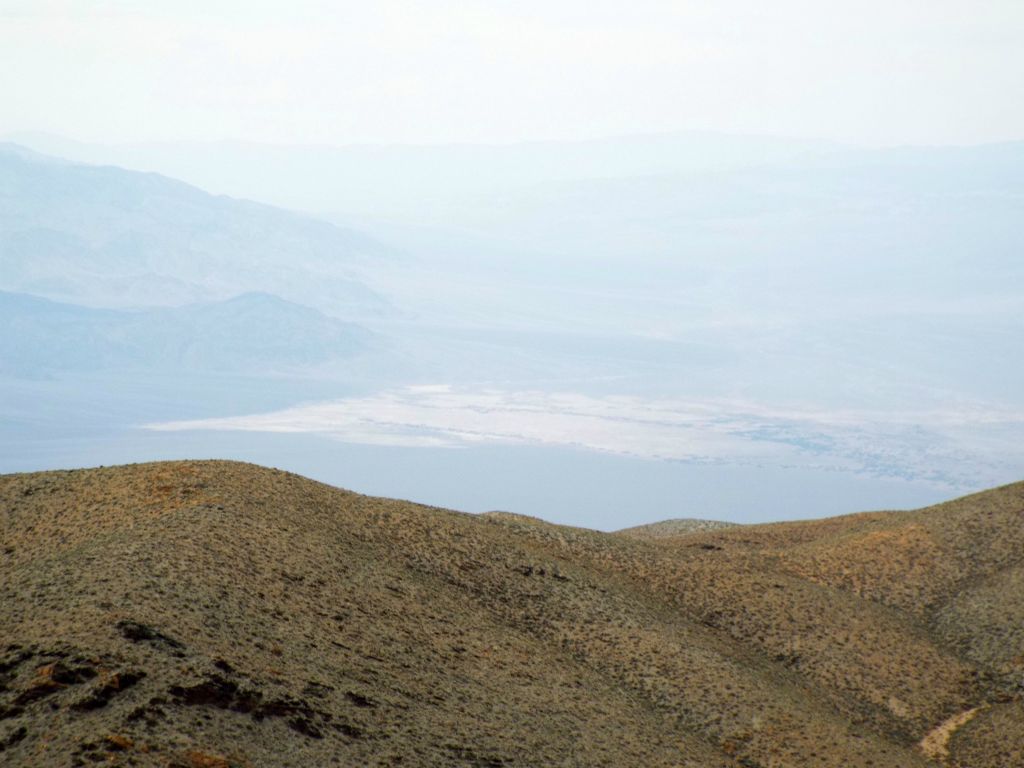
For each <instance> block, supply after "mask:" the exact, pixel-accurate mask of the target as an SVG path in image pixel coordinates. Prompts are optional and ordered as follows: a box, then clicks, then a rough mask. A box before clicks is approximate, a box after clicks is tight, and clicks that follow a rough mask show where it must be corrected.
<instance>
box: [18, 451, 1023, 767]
mask: <svg viewBox="0 0 1024 768" xmlns="http://www.w3.org/2000/svg"><path fill="white" fill-rule="evenodd" d="M0 515H2V519H0V522H2V528H0V765H5V766H6V765H11V766H22V765H24V766H37V765H38V766H48V765H55V766H70V765H89V764H91V763H95V762H103V763H105V764H112V765H144V766H165V767H166V766H186V767H188V766H191V767H192V768H195V767H197V766H199V767H202V766H206V767H207V768H209V767H211V766H212V767H218V768H223V767H224V766H320V765H325V766H326V765H345V766H360V765H410V766H420V765H466V766H515V765H523V766H542V765H544V766H546V765H557V766H575V765H578V766H592V765H607V766H709V767H711V768H714V767H717V766H721V767H723V768H724V767H726V766H729V767H730V768H737V767H738V766H743V767H744V768H757V767H760V768H776V767H781V766H791V767H792V768H805V767H806V766H835V767H836V768H839V767H840V766H843V767H844V768H845V767H846V766H850V767H857V766H861V767H867V766H871V767H872V768H914V767H915V766H921V767H922V768H923V767H924V766H928V765H941V764H945V765H948V766H958V767H959V768H967V766H970V767H971V768H1013V767H1014V766H1024V758H1022V752H1021V747H1020V744H1021V743H1024V739H1021V736H1024V703H1022V700H1021V698H1022V694H1024V630H1022V627H1024V598H1022V594H1024V484H1017V485H1013V486H1007V487H1004V488H1000V489H996V490H993V491H989V492H986V493H983V494H977V495H974V496H969V497H966V498H964V499H959V500H957V501H954V502H950V503H948V504H943V505H939V506H936V507H932V508H929V509H925V510H920V511H917V512H900V513H895V512H894V513H871V514H863V515H853V516H849V517H843V518H835V519H830V520H822V521H814V522H806V523H786V524H778V525H768V526H743V527H735V528H728V529H722V530H713V531H704V532H696V533H693V532H691V533H687V534H686V535H683V536H659V537H656V538H653V539H646V538H640V539H638V538H633V537H630V536H626V535H620V534H602V533H598V532H594V531H587V530H583V529H577V528H564V527H560V526H555V525H551V524H547V523H544V522H542V521H537V520H532V519H524V518H522V517H520V516H516V515H491V516H472V515H466V514H461V513H456V512H449V511H445V510H441V509H435V508H430V507H423V506H419V505H416V504H411V503H407V502H400V501H392V500H387V499H377V498H371V497H366V496H360V495H357V494H353V493H350V492H347V491H343V490H339V489H336V488H331V487H329V486H325V485H322V484H319V483H315V482H312V481H310V480H306V479H304V478H301V477H298V476H296V475H292V474H289V473H285V472H280V471H277V470H271V469H265V468H261V467H256V466H252V465H246V464H238V463H231V462H174V463H160V464H147V465H136V466H128V467H115V468H105V469H92V470H78V471H70V472H47V473H39V474H23V475H8V476H3V477H0ZM974 709H976V710H977V711H975V712H973V713H972V714H971V715H970V716H968V715H966V714H964V713H967V712H968V710H974ZM922 742H923V743H924V746H923V747H922V746H921V743H922Z"/></svg>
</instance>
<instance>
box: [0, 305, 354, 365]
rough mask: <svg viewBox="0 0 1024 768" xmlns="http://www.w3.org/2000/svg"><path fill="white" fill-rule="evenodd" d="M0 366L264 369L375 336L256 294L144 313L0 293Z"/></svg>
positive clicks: (343, 349) (332, 353) (324, 357)
mask: <svg viewBox="0 0 1024 768" xmlns="http://www.w3.org/2000/svg"><path fill="white" fill-rule="evenodd" d="M0 324H2V325H3V327H4V329H5V332H4V333H3V334H2V335H0V372H4V373H8V374H16V375H25V374H38V373H43V372H47V371H61V372H65V373H66V372H70V371H96V370H133V369H145V370H150V371H159V370H177V369H182V368H187V369H189V370H191V371H193V372H201V371H218V370H219V371H234V372H239V373H245V372H261V373H268V372H273V371H275V370H281V369H287V368H289V367H299V366H310V365H317V364H321V363H327V362H332V361H333V362H337V361H341V360H344V359H346V358H349V357H352V356H353V355H355V354H358V353H359V352H361V351H364V350H366V349H367V348H368V347H369V346H370V345H371V344H372V343H373V339H374V336H373V334H372V333H370V332H369V331H367V330H366V329H365V328H362V327H360V326H358V325H356V324H353V323H346V322H342V321H340V320H336V319H334V318H330V317H327V316H326V315H324V314H322V313H321V312H318V311H317V310H315V309H310V308H309V307H303V306H300V305H298V304H293V303H291V302H288V301H285V300H283V299H281V298H278V297H276V296H272V295H270V294H265V293H247V294H243V295H240V296H235V297H233V298H231V299H228V300H226V301H221V302H207V303H199V304H188V305H184V306H181V307H169V308H156V309H148V310H112V309H93V308H89V307H81V306H76V305H72V304H65V303H58V302H53V301H50V300H48V299H42V298H39V297H36V296H31V295H27V294H15V293H8V292H2V291H0Z"/></svg>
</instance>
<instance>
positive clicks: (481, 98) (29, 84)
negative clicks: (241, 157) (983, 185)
mask: <svg viewBox="0 0 1024 768" xmlns="http://www.w3.org/2000/svg"><path fill="white" fill-rule="evenodd" d="M1022 39H1024V2H1021V0H856V2H850V1H847V0H835V1H833V2H821V1H820V0H775V2H771V3H765V2H763V0H716V1H715V2H710V1H709V0H705V1H703V2H693V1H690V0H673V1H662V0H631V1H630V2H624V1H620V2H608V1H607V0H492V1H490V2H486V1H484V0H477V1H472V0H463V1H462V2H457V1H455V0H373V2H365V1H364V2H358V3H355V2H344V1H341V2H339V1H337V0H333V1H327V0H291V1H290V2H268V1H267V0H174V1H173V2H171V1H165V2H153V1H147V0H136V1H135V2H130V1H129V0H107V1H104V0H94V1H92V2H89V1H87V0H0V51H2V53H0V58H2V63H3V66H0V135H5V134H10V133H16V132H21V131H43V132H48V133H54V134H58V135H62V136H67V137H70V138H75V139H78V140H82V141H90V142H108V143H123V142H141V141H180V140H202V141H209V140H221V139H234V140H249V141H258V142H270V143H282V144H334V145H337V144H349V143H451V142H470V143H505V142H516V141H530V140H549V139H560V140H578V139H587V138H597V137H603V136H612V135H621V134H633V133H649V132H662V131H676V130H712V131H724V132H731V133H753V134H770V135H785V136H799V137H814V138H823V139H831V140H838V141H843V142H852V143H860V144H866V145H889V144H973V143H983V142H991V141H1004V140H1015V139H1021V138H1024V99H1022V98H1021V94H1024V46H1022V45H1020V41H1021V40H1022Z"/></svg>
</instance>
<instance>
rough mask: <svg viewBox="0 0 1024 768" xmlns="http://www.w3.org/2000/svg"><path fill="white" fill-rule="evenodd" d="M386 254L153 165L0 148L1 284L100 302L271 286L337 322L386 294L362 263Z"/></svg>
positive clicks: (188, 297) (147, 301) (355, 237)
mask: <svg viewBox="0 0 1024 768" xmlns="http://www.w3.org/2000/svg"><path fill="white" fill-rule="evenodd" d="M386 255H387V250H386V249H385V248H383V246H380V245H378V244H376V243H375V242H374V241H372V240H370V239H369V238H367V237H364V236H362V235H359V234H357V233H354V232H350V231H347V230H343V229H341V228H339V227H336V226H334V225H331V224H328V223H325V222H322V221H316V220H313V219H309V218H306V217H303V216H299V215H297V214H293V213H289V212H287V211H282V210H279V209H275V208H272V207H270V206H266V205H261V204H258V203H253V202H249V201H246V200H236V199H232V198H227V197H216V196H213V195H210V194H207V193H206V192H203V191H201V190H199V189H197V188H195V187H191V186H189V185H187V184H184V183H182V182H180V181H175V180H172V179H169V178H166V177H163V176H159V175H156V174H152V173H137V172H133V171H126V170H123V169H121V168H114V167H107V166H103V167H100V166H88V165H80V164H75V163H71V162H66V161H61V160H56V159H54V158H49V157H44V156H40V155H37V154H35V153H32V152H29V151H27V150H25V149H23V148H20V147H17V146H14V145H0V258H2V264H3V269H2V270H0V288H2V289H4V290H8V291H19V292H26V293H34V294H38V295H43V296H47V297H49V298H53V299H58V300H64V301H72V302H75V303H80V304H88V305H93V306H107V307H139V306H153V305H175V304H182V303H186V302H196V301H211V300H213V301H215V300H223V299H226V298H229V297H231V296H234V295H237V294H239V293H243V292H248V291H264V292H269V293H274V294H276V295H279V296H281V297H282V298H284V299H287V300H290V301H295V302H298V303H303V304H309V305H312V306H315V307H316V308H317V309H320V310H321V311H323V312H325V313H327V314H330V315H333V316H337V317H345V318H353V317H359V316H365V315H367V314H368V313H371V314H372V313H380V312H381V311H382V310H385V309H386V307H387V305H386V302H385V301H384V300H383V299H382V298H381V297H380V296H379V295H377V294H376V293H375V292H374V291H372V290H371V289H370V288H368V287H367V286H366V285H365V284H364V283H363V282H362V280H361V276H360V268H361V266H365V265H366V264H367V263H372V262H373V261H375V260H377V259H380V258H382V257H385V256H386Z"/></svg>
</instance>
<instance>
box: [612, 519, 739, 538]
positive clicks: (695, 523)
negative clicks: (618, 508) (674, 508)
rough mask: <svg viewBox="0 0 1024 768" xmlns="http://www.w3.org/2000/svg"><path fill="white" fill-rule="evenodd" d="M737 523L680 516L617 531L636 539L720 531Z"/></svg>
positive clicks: (621, 534)
mask: <svg viewBox="0 0 1024 768" xmlns="http://www.w3.org/2000/svg"><path fill="white" fill-rule="evenodd" d="M734 525H735V523H726V522H724V521H722V520H699V519H697V518H691V517H679V518H674V519H672V520H659V521H658V522H656V523H648V524H647V525H634V526H633V527H632V528H623V529H622V530H621V531H616V533H618V534H619V535H620V536H629V537H631V538H634V539H664V538H668V537H670V536H682V535H683V534H687V533H698V532H700V531H718V530H721V529H723V528H732V527H733V526H734Z"/></svg>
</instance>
